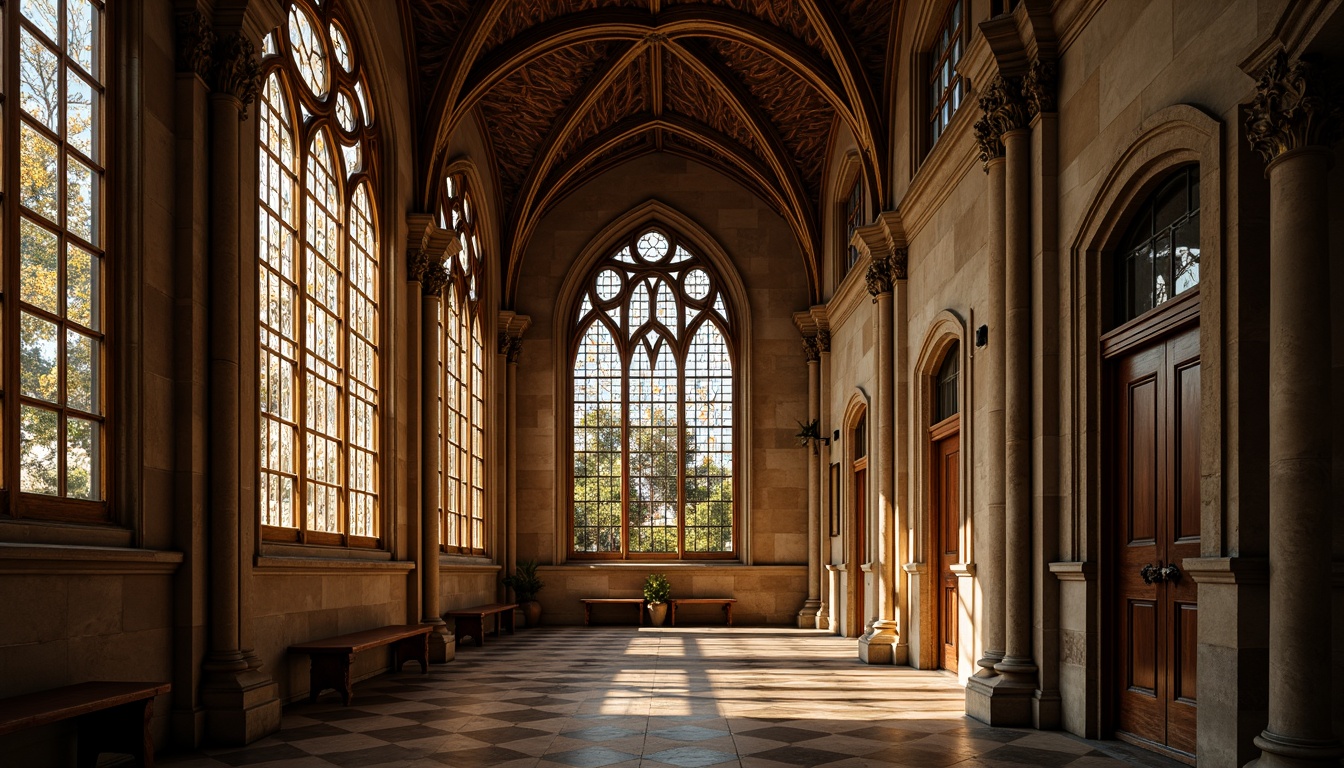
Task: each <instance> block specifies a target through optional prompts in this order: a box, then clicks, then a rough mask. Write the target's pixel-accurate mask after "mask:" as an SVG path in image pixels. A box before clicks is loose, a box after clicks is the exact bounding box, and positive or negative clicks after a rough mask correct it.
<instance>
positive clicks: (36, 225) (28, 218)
mask: <svg viewBox="0 0 1344 768" xmlns="http://www.w3.org/2000/svg"><path fill="white" fill-rule="evenodd" d="M4 11H5V12H4V14H3V24H0V28H3V29H4V30H5V41H6V44H5V48H4V50H5V51H6V52H5V54H4V59H3V61H4V64H5V70H4V71H5V73H6V75H7V77H5V78H4V80H3V83H0V89H3V96H4V97H7V98H5V104H6V106H7V109H6V110H5V111H4V125H5V128H6V132H5V136H6V141H5V142H4V144H3V146H4V152H3V159H4V162H3V164H2V165H3V175H0V199H2V200H3V202H4V206H3V211H4V214H3V219H0V221H3V232H4V243H5V245H4V248H3V249H0V254H2V256H0V264H3V265H4V276H5V279H4V281H3V293H0V308H2V311H0V319H3V323H2V324H0V327H3V328H4V335H3V337H2V338H3V340H4V342H3V343H4V345H5V348H6V350H8V349H10V348H11V347H12V346H17V347H18V351H17V354H16V355H15V354H12V353H8V352H7V354H6V358H7V359H10V360H14V361H15V362H16V363H17V364H16V365H9V364H8V363H7V364H6V365H5V366H4V369H3V374H2V375H0V423H2V424H3V435H4V439H3V441H0V443H3V448H2V449H0V455H3V456H4V458H5V459H6V460H5V462H4V468H5V469H4V472H3V473H2V474H0V488H3V491H0V495H3V497H4V498H5V499H6V500H7V504H6V505H5V507H4V508H3V509H0V514H7V515H9V516H14V517H44V518H55V519H60V520H67V521H71V522H103V521H106V520H108V519H110V514H109V510H108V507H107V498H108V473H107V467H106V463H107V445H108V434H107V432H108V423H107V410H106V408H107V395H106V391H107V387H106V382H107V370H106V360H107V341H106V338H105V336H104V334H105V333H106V331H107V327H106V323H107V320H108V317H109V315H108V307H107V302H106V273H107V260H108V254H107V251H106V250H105V249H106V247H107V244H108V231H107V224H106V221H107V218H106V216H105V199H106V198H105V194H104V186H105V184H106V166H105V163H106V161H107V151H108V146H107V141H106V137H107V130H106V128H107V108H108V104H109V100H108V91H107V75H108V61H109V56H108V54H109V51H108V49H107V45H106V39H107V29H108V19H107V18H106V16H107V12H106V10H105V6H104V3H102V2H98V1H97V0H23V2H13V3H8V4H6V6H5V8H4ZM11 88H13V89H15V90H10V89H11ZM11 451H17V453H16V454H15V453H11ZM6 491H7V493H6ZM15 492H17V493H15Z"/></svg>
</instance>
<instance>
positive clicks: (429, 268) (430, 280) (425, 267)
mask: <svg viewBox="0 0 1344 768" xmlns="http://www.w3.org/2000/svg"><path fill="white" fill-rule="evenodd" d="M410 275H411V279H412V280H415V281H417V282H418V283H420V290H422V291H423V292H424V294H425V295H426V296H439V295H441V294H442V293H443V287H444V286H445V285H447V284H448V268H447V267H445V266H444V265H443V260H442V259H436V258H434V256H433V255H432V254H431V253H430V252H428V251H425V250H423V249H417V250H415V251H413V252H412V253H411V268H410Z"/></svg>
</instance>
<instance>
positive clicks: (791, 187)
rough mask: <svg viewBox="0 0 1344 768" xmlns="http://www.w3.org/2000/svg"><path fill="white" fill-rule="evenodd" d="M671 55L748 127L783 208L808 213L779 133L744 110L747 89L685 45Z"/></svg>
mask: <svg viewBox="0 0 1344 768" xmlns="http://www.w3.org/2000/svg"><path fill="white" fill-rule="evenodd" d="M673 52H674V53H675V54H676V55H677V58H678V60H679V61H680V62H681V63H683V64H685V65H686V66H687V67H689V68H690V69H691V70H692V71H693V72H695V73H697V74H699V75H700V76H701V77H702V78H703V79H704V80H705V82H706V83H707V84H708V85H709V87H710V88H711V89H712V90H714V91H716V92H718V93H719V94H720V95H721V96H723V99H724V101H725V102H726V103H727V104H728V107H729V108H730V109H732V110H733V112H734V113H735V114H736V115H737V117H738V119H740V120H741V121H742V122H743V123H744V124H745V125H746V126H747V131H748V132H749V133H750V134H751V137H752V139H753V140H755V142H756V146H757V147H759V148H760V150H761V153H762V155H763V157H762V159H763V160H764V161H765V163H766V164H767V165H768V166H770V169H771V170H772V171H774V173H775V177H776V178H777V179H778V180H779V185H780V188H781V189H782V190H783V191H784V193H785V195H786V203H787V206H786V207H787V208H789V209H790V210H792V211H793V212H794V213H795V214H796V215H801V212H802V211H806V210H808V209H809V205H808V202H807V191H806V187H805V186H804V185H803V180H802V177H800V176H799V175H798V166H797V165H795V164H794V162H793V160H792V158H791V157H790V156H789V152H788V150H787V149H785V147H784V142H783V141H782V140H781V139H780V138H779V132H778V131H776V130H775V129H774V127H773V126H772V125H770V123H769V121H768V120H766V119H765V117H764V116H762V115H761V112H760V110H758V109H750V108H748V107H747V104H750V103H751V95H750V94H749V93H748V92H747V89H746V88H745V87H744V86H743V85H742V84H741V83H739V82H738V81H737V80H736V79H735V78H733V77H732V76H730V75H728V73H727V72H726V71H725V69H724V67H723V65H721V64H718V63H717V62H713V61H710V60H709V59H708V58H707V57H705V56H704V55H703V52H698V51H694V50H692V49H690V48H689V47H687V46H678V47H677V48H674V49H673Z"/></svg>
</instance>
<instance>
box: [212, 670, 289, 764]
mask: <svg viewBox="0 0 1344 768" xmlns="http://www.w3.org/2000/svg"><path fill="white" fill-rule="evenodd" d="M201 706H202V708H203V709H204V710H205V739H206V742H207V743H209V744H212V745H218V746H243V745H246V744H251V743H252V742H254V741H256V740H257V739H260V738H262V737H265V736H269V735H270V734H272V733H275V732H276V731H278V730H280V697H279V686H277V685H276V684H275V683H274V682H272V680H271V678H270V677H269V676H267V675H265V674H263V673H261V672H258V671H256V670H254V669H247V670H243V671H241V672H237V673H228V672H225V673H217V674H212V675H210V677H209V678H208V679H207V680H206V681H205V682H203V683H202V684H201Z"/></svg>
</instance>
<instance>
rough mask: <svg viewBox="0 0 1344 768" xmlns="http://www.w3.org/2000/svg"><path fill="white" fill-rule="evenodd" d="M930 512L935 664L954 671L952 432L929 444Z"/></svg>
mask: <svg viewBox="0 0 1344 768" xmlns="http://www.w3.org/2000/svg"><path fill="white" fill-rule="evenodd" d="M932 453H933V457H934V468H935V470H934V473H933V477H934V483H935V485H936V487H935V488H934V489H933V494H932V496H933V498H932V501H933V506H934V508H933V514H932V515H931V516H930V517H931V518H932V519H933V520H935V521H936V525H937V526H938V530H937V533H936V536H935V539H934V540H935V541H936V542H937V543H938V546H937V549H938V576H937V578H938V582H937V583H938V593H939V611H938V614H939V618H938V647H939V648H940V655H939V666H941V667H942V668H943V669H950V670H952V671H953V672H955V671H957V666H958V658H957V656H958V654H957V624H958V622H959V621H960V615H961V612H960V610H959V602H960V591H959V589H958V585H957V574H956V573H955V572H954V571H953V570H952V566H954V565H956V564H957V563H960V562H961V488H960V483H961V436H960V435H959V434H957V433H953V434H951V435H948V436H947V437H944V438H942V439H940V440H939V441H938V442H937V443H934V446H933V451H932Z"/></svg>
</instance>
